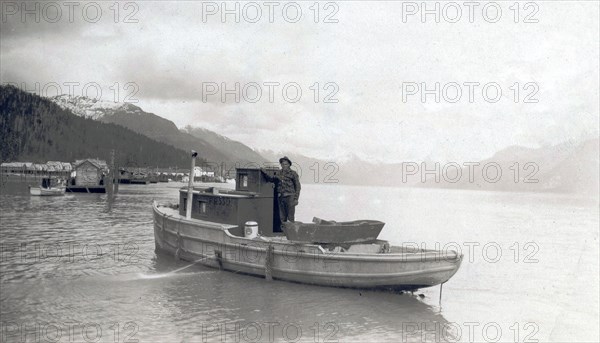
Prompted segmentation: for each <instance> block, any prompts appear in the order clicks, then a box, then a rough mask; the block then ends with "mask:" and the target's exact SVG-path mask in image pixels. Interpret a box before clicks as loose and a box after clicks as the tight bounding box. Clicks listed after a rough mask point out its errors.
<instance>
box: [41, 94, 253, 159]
mask: <svg viewBox="0 0 600 343" xmlns="http://www.w3.org/2000/svg"><path fill="white" fill-rule="evenodd" d="M50 100H51V101H52V102H54V103H56V104H57V105H58V106H60V107H61V108H64V109H68V110H70V111H71V112H73V113H74V114H76V115H78V116H81V117H85V118H92V119H94V120H97V121H100V122H103V123H111V124H116V125H119V126H123V127H126V128H128V129H129V130H131V131H134V132H137V133H139V134H141V135H144V136H146V137H149V138H151V139H153V140H156V141H158V142H161V143H165V144H168V145H171V146H173V147H175V148H178V149H181V150H185V151H189V150H190V149H193V150H196V151H197V152H198V154H199V156H201V157H202V158H203V159H204V160H205V161H207V162H210V163H213V164H216V165H221V164H222V163H225V164H226V165H227V166H230V165H235V163H236V162H238V163H248V162H256V163H262V162H264V158H263V157H262V156H260V155H259V154H258V153H256V152H255V151H254V150H253V149H251V148H250V147H248V146H246V145H244V144H242V143H240V142H237V141H234V140H231V139H229V138H227V137H224V136H222V135H219V134H217V133H215V132H212V131H209V130H206V129H202V128H192V127H189V126H188V127H186V128H184V129H181V130H180V129H178V128H177V126H176V125H175V124H174V123H173V122H172V121H170V120H167V119H164V118H162V117H160V116H158V115H156V114H154V113H148V112H145V111H144V110H142V109H141V108H140V107H138V106H135V105H133V104H129V103H115V102H112V101H102V100H96V99H90V98H88V97H84V96H71V95H59V96H55V97H51V98H50Z"/></svg>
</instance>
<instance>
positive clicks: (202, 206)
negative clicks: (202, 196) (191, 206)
mask: <svg viewBox="0 0 600 343" xmlns="http://www.w3.org/2000/svg"><path fill="white" fill-rule="evenodd" d="M198 212H199V213H200V214H203V215H206V201H205V200H200V201H198Z"/></svg>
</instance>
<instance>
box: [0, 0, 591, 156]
mask: <svg viewBox="0 0 600 343" xmlns="http://www.w3.org/2000/svg"><path fill="white" fill-rule="evenodd" d="M81 4H82V5H81V7H83V6H84V5H85V3H81ZM111 4H112V3H110V4H105V3H102V6H104V7H103V10H104V12H103V13H104V15H103V17H102V18H101V20H99V21H98V22H97V23H89V22H87V21H86V20H85V19H82V18H81V14H80V17H75V20H74V22H73V23H69V22H64V21H61V22H59V23H56V24H53V23H48V22H44V21H42V22H40V23H39V24H37V23H31V22H28V23H22V22H21V20H20V17H19V16H16V15H15V16H12V17H10V18H8V20H7V21H6V22H4V21H3V22H2V24H1V25H2V26H1V27H0V28H1V43H0V47H1V49H2V54H1V62H2V63H1V67H0V78H1V79H2V82H18V83H21V82H25V83H26V84H27V85H29V88H31V85H33V84H34V83H35V82H39V83H41V84H42V85H43V84H45V83H48V82H57V83H59V84H64V83H65V82H73V81H77V82H80V83H81V84H82V85H84V84H86V83H90V82H96V83H98V84H100V85H101V86H102V88H103V94H104V96H106V97H108V98H110V97H113V96H115V93H114V88H115V84H118V86H117V88H118V89H119V91H120V92H119V94H118V95H119V96H118V98H119V99H120V100H123V96H124V95H126V94H128V93H127V90H126V89H124V85H125V84H126V83H128V82H133V83H135V84H136V85H137V87H138V92H137V93H136V94H135V98H136V99H139V102H138V103H137V105H139V106H141V107H142V108H143V109H145V110H146V111H150V112H153V113H156V114H158V115H161V116H164V117H166V118H168V119H170V120H173V121H174V122H175V123H176V124H177V125H178V126H180V127H183V126H185V125H188V124H190V125H193V126H203V127H206V128H209V129H212V130H214V131H217V132H218V133H221V134H224V135H226V136H228V137H230V138H232V139H236V140H240V141H242V142H244V143H246V144H248V145H250V146H253V147H255V148H259V149H273V147H274V146H275V147H278V148H280V149H278V150H295V151H298V152H299V153H302V154H304V155H309V156H315V157H320V158H329V157H331V156H336V155H337V156H343V155H348V154H350V153H353V154H356V155H357V156H360V157H363V158H366V159H371V160H387V161H392V162H393V161H401V160H404V159H419V158H425V157H429V158H435V159H439V160H453V159H454V160H457V159H458V160H460V159H477V158H483V157H488V156H490V155H491V154H493V153H494V152H495V151H497V150H499V149H502V148H503V147H506V146H509V145H515V144H523V145H528V146H536V145H540V144H551V143H557V142H559V141H560V140H562V139H565V137H567V138H566V139H569V138H568V137H572V136H574V135H575V136H589V135H594V134H597V132H598V125H597V121H598V111H599V109H598V103H599V95H598V84H597V80H598V78H599V75H598V70H599V66H598V60H599V56H598V41H599V40H600V39H599V38H600V37H599V33H598V32H597V30H589V27H597V26H598V18H597V16H596V15H595V13H597V8H598V4H597V3H593V2H585V3H584V2H580V3H575V4H567V3H543V4H540V6H542V5H543V7H544V8H543V11H540V14H539V15H540V16H542V17H540V22H539V23H538V24H529V25H526V24H524V23H517V24H515V23H514V21H513V20H512V17H510V16H509V14H511V13H512V12H511V11H510V10H508V9H506V11H505V15H506V16H507V17H506V18H508V19H506V18H504V19H506V20H502V21H500V22H498V23H495V24H490V23H487V22H485V21H483V20H482V19H481V18H480V17H479V18H478V21H477V22H476V23H474V24H471V23H469V22H468V21H464V20H463V21H461V22H459V23H456V24H450V23H444V22H442V23H440V24H435V23H425V24H423V23H420V22H419V21H418V20H417V21H414V20H413V21H411V22H410V23H403V22H402V20H401V19H402V16H401V14H402V12H401V10H402V7H401V6H402V5H401V3H390V2H376V3H368V2H343V3H342V2H340V3H336V4H337V5H338V6H339V8H338V11H337V13H336V14H335V18H336V19H338V21H339V22H338V23H337V24H335V23H332V24H326V23H323V22H322V19H323V18H324V17H323V15H325V13H330V12H323V11H324V10H325V9H324V8H321V12H320V15H321V17H320V18H319V19H320V22H318V23H315V22H314V20H313V19H314V18H313V17H311V16H313V15H314V12H312V11H311V10H310V9H309V8H308V6H309V5H310V4H308V5H307V3H301V6H304V7H303V14H304V17H303V19H302V20H300V21H299V22H298V23H289V22H286V21H285V20H283V19H282V17H281V12H275V14H276V17H275V22H274V23H269V22H268V20H266V21H265V20H264V19H265V18H266V17H263V18H262V19H263V20H262V21H260V22H258V23H256V24H252V23H248V22H245V21H244V20H243V16H242V20H241V22H240V23H235V22H226V23H222V22H221V18H220V16H218V15H215V16H211V17H209V18H208V20H207V21H206V22H203V16H202V13H203V12H202V10H203V8H202V4H201V3H194V2H140V3H137V6H138V8H137V11H135V15H134V18H135V19H136V20H137V21H138V22H137V23H124V22H123V20H122V19H123V18H124V15H125V14H131V13H133V12H132V9H127V10H126V9H125V8H124V7H121V8H120V16H119V19H121V20H120V22H118V23H115V22H114V20H113V19H114V17H113V16H114V12H113V11H111V10H110V8H109V5H111ZM232 4H233V3H229V4H228V6H233V5H232ZM240 4H241V5H242V6H243V4H245V3H240ZM121 6H124V5H123V4H121ZM503 6H504V3H503ZM507 6H508V5H507ZM279 10H280V8H279V9H278V11H279ZM265 13H266V12H263V14H265ZM277 13H279V14H277ZM565 16H568V18H577V20H565V19H564V18H565ZM269 82H278V83H279V85H278V86H277V88H276V90H275V93H274V101H272V102H271V101H269V96H268V94H267V91H268V90H269V88H268V86H266V83H269ZM464 82H478V83H479V84H480V85H479V86H478V88H477V89H476V91H475V93H474V94H475V96H476V101H474V102H473V103H470V102H469V101H468V100H466V99H468V91H467V88H466V87H465V86H464ZM236 83H239V85H240V86H239V87H240V88H239V89H240V93H239V95H240V98H241V99H240V101H239V102H237V101H235V96H233V95H232V94H227V95H226V96H225V101H223V100H222V93H223V92H222V90H223V84H225V87H226V88H227V89H230V90H231V89H233V88H235V85H236ZM292 83H293V84H297V85H299V86H300V87H301V90H302V97H301V99H300V100H299V101H298V102H293V103H292V102H290V101H287V100H286V98H285V97H284V95H283V94H282V89H283V87H284V85H287V84H292ZM328 83H330V84H329V86H331V87H328V88H326V85H327V84H328ZM406 83H414V84H417V85H425V86H426V87H427V88H428V89H430V88H432V87H434V86H435V84H436V83H439V84H440V87H443V86H444V85H447V84H449V83H456V84H459V85H461V88H462V92H463V93H462V99H461V101H458V102H457V103H451V102H449V101H445V100H444V99H443V98H442V99H441V101H439V102H435V101H434V100H433V98H434V97H433V96H431V95H429V96H428V98H427V100H428V101H427V102H426V103H422V101H421V100H420V99H421V94H417V95H415V96H412V97H410V98H409V99H408V101H403V99H402V95H403V93H402V85H403V84H406ZM488 83H497V84H498V85H500V87H501V89H502V98H501V99H500V101H498V102H497V103H491V102H488V101H485V99H483V97H482V88H483V86H484V85H486V84H488ZM527 83H534V84H535V86H537V88H538V89H537V90H536V91H535V98H536V99H538V100H539V101H538V102H537V103H524V102H523V99H524V97H525V96H527V95H531V91H532V89H531V88H525V85H526V84H527ZM208 84H210V85H218V87H219V91H218V92H217V93H216V94H210V95H209V94H207V92H206V91H207V88H206V86H207V85H208ZM203 85H204V87H203ZM254 85H258V86H259V87H260V89H261V92H262V98H261V100H260V101H257V102H256V103H253V102H250V101H248V97H244V95H248V94H250V98H252V97H253V95H255V93H252V92H253V90H254V88H253V87H254ZM111 87H112V88H111ZM245 90H246V91H249V93H245V92H244V91H245ZM515 92H518V99H517V100H516V101H515V95H516V94H515ZM327 96H331V97H332V98H333V99H336V100H337V102H333V103H326V102H324V100H325V98H326V97H327ZM204 100H206V101H204ZM580 114H584V115H580Z"/></svg>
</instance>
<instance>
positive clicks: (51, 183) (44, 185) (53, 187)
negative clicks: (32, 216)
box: [29, 177, 66, 196]
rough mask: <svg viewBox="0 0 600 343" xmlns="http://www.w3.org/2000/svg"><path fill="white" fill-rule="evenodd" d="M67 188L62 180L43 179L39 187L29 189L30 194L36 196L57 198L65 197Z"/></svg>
mask: <svg viewBox="0 0 600 343" xmlns="http://www.w3.org/2000/svg"><path fill="white" fill-rule="evenodd" d="M65 190H66V187H65V185H64V184H63V183H62V181H61V180H59V179H57V178H50V177H45V178H42V181H41V182H40V186H39V187H29V194H31V195H36V196H56V195H64V194H65Z"/></svg>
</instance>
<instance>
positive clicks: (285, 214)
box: [279, 195, 296, 223]
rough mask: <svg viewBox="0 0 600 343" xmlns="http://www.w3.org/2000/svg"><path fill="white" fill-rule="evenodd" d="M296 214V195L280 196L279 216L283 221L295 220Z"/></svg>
mask: <svg viewBox="0 0 600 343" xmlns="http://www.w3.org/2000/svg"><path fill="white" fill-rule="evenodd" d="M294 214H296V206H295V205H294V196H292V195H288V196H280V197H279V218H280V219H281V222H282V223H283V222H285V221H291V222H293V221H294Z"/></svg>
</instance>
